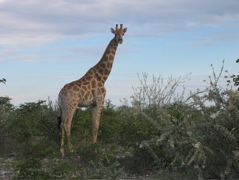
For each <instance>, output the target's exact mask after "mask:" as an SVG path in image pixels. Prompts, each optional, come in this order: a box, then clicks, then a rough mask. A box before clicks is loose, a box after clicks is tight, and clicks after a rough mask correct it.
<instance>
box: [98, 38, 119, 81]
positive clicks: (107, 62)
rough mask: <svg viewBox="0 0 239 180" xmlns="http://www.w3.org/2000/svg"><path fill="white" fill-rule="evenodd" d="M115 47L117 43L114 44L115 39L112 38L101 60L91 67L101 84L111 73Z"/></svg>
mask: <svg viewBox="0 0 239 180" xmlns="http://www.w3.org/2000/svg"><path fill="white" fill-rule="evenodd" d="M117 47H118V43H116V41H115V38H113V39H112V40H111V41H110V43H109V44H108V46H107V48H106V50H105V52H104V54H103V56H102V58H101V60H100V61H99V62H98V63H97V64H96V65H95V66H94V67H93V69H95V70H96V71H95V72H96V74H97V76H98V77H99V78H100V79H101V81H102V82H103V83H105V81H106V80H107V78H108V76H109V74H110V72H111V69H112V66H113V63H114V58H115V53H116V50H117Z"/></svg>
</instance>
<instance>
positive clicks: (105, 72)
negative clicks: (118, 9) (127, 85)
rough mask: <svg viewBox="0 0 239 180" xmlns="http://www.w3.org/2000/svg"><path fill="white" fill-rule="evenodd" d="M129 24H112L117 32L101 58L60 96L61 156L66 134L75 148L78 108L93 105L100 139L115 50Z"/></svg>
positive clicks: (66, 86)
mask: <svg viewBox="0 0 239 180" xmlns="http://www.w3.org/2000/svg"><path fill="white" fill-rule="evenodd" d="M126 30H127V28H124V29H123V25H122V24H121V25H120V28H118V24H116V28H115V29H113V28H111V32H112V33H113V34H114V35H115V36H114V38H113V39H112V40H111V41H110V42H109V44H108V46H107V48H106V50H105V52H104V54H103V56H102V58H101V60H100V61H99V62H98V63H97V64H96V65H95V66H93V67H92V68H90V69H89V70H88V71H87V72H86V74H85V75H84V76H83V77H82V78H80V79H78V80H76V81H73V82H70V83H68V84H66V85H65V86H64V87H63V88H62V89H61V91H60V92H59V96H58V104H59V107H60V112H61V115H60V117H58V120H59V123H60V124H59V125H60V127H61V131H62V132H61V133H62V134H61V147H60V153H61V157H62V158H64V156H65V155H64V139H65V134H66V138H67V142H68V146H69V150H70V152H73V149H72V143H71V140H70V135H71V123H72V117H73V115H74V112H75V110H76V108H77V107H78V106H79V107H87V106H92V136H93V138H92V143H95V142H96V141H97V134H98V129H99V123H100V115H101V111H102V109H103V106H104V98H105V94H106V89H105V87H104V84H105V81H106V80H107V78H108V76H109V74H110V72H111V69H112V66H113V62H114V57H115V53H116V50H117V47H118V44H122V43H123V35H124V33H125V32H126Z"/></svg>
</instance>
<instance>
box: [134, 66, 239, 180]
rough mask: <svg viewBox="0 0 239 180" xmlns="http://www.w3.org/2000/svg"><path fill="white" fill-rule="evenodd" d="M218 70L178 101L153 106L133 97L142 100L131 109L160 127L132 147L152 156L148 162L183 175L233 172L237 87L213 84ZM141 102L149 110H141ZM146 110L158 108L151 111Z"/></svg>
mask: <svg viewBox="0 0 239 180" xmlns="http://www.w3.org/2000/svg"><path fill="white" fill-rule="evenodd" d="M222 71H223V68H222V69H221V71H220V73H219V75H218V76H217V75H216V74H215V72H214V69H213V76H212V77H210V78H209V87H206V89H205V90H203V91H199V90H198V92H195V93H191V95H190V97H188V98H187V99H185V100H184V101H181V100H180V101H175V102H174V103H172V102H170V103H168V104H163V105H158V106H154V104H150V105H149V104H145V103H142V102H145V98H142V97H141V98H142V102H140V98H139V99H137V102H138V103H137V106H139V105H142V104H143V105H144V106H143V107H142V106H140V107H138V108H137V109H136V110H137V111H136V110H135V113H136V114H137V115H138V116H139V115H143V116H144V117H145V119H147V120H148V122H150V123H152V124H154V125H155V126H157V128H158V129H159V132H160V135H158V136H154V137H153V138H149V139H147V140H144V141H142V142H141V143H140V145H139V146H138V147H136V148H135V150H136V152H137V151H141V152H144V154H145V156H144V155H142V154H141V155H142V159H144V160H145V162H148V159H149V157H150V158H152V160H151V162H152V161H153V162H154V163H153V164H152V165H151V167H153V168H158V167H160V168H167V169H169V170H171V171H174V172H178V173H180V174H181V175H183V176H184V177H187V178H202V179H227V178H230V179H234V178H238V177H239V171H238V169H239V167H238V157H239V151H238V149H239V145H238V138H239V137H238V136H239V127H238V119H239V109H238V104H239V97H238V94H237V92H234V91H233V90H227V89H224V88H222V87H221V86H219V79H220V76H221V73H222ZM144 90H145V91H147V90H148V89H146V88H145V89H144ZM144 94H149V93H147V92H145V93H144ZM138 97H139V96H138ZM148 102H149V101H148ZM145 107H149V109H151V108H152V107H153V110H147V111H148V112H151V113H147V111H145V110H144V109H145ZM142 109H143V111H142ZM152 112H158V113H157V116H155V114H153V113H152ZM142 161H143V160H142ZM148 165H150V164H148Z"/></svg>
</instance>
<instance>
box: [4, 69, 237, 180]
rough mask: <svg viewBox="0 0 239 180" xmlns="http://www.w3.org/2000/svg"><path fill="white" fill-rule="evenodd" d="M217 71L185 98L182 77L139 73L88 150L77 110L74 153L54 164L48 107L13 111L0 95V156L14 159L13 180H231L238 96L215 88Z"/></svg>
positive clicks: (86, 124)
mask: <svg viewBox="0 0 239 180" xmlns="http://www.w3.org/2000/svg"><path fill="white" fill-rule="evenodd" d="M212 67H213V66H212ZM222 72H223V67H222V69H221V71H220V72H219V75H216V73H215V72H214V69H213V74H212V76H211V77H209V80H208V81H207V87H206V88H205V89H203V90H200V89H197V90H196V92H190V94H189V95H188V96H187V97H185V94H184V91H183V89H184V88H183V86H182V85H183V83H184V82H185V81H188V78H189V75H187V76H185V77H179V78H178V79H174V78H172V77H170V78H168V79H167V81H165V80H164V79H163V78H161V77H153V78H152V82H151V83H149V81H150V80H149V79H148V75H147V74H145V73H143V74H142V76H141V77H140V76H139V81H140V83H141V86H140V87H138V88H135V89H134V94H133V95H132V97H131V100H130V102H128V101H129V100H124V102H123V103H122V104H123V105H122V106H119V107H115V106H114V105H112V104H111V102H110V101H107V102H106V104H105V107H104V109H103V113H102V116H101V124H100V132H99V138H98V142H97V143H96V144H90V143H89V140H90V138H91V133H90V132H91V131H90V130H91V109H90V108H87V109H84V110H82V109H77V111H76V113H75V115H74V118H73V125H72V141H73V145H74V149H75V151H74V153H70V152H67V154H66V158H65V159H60V158H59V157H60V155H59V138H60V132H59V131H58V129H57V116H58V113H59V112H58V107H57V104H56V103H53V102H52V101H50V100H49V101H47V102H46V101H42V100H39V101H38V102H34V103H24V104H21V105H20V106H19V107H14V106H13V105H12V104H11V103H10V100H11V99H10V98H8V97H0V128H1V131H0V135H1V136H2V137H5V138H7V140H8V141H11V143H12V144H14V146H12V147H11V148H10V147H8V146H7V145H6V141H2V142H0V146H1V148H0V155H1V156H3V157H4V156H5V157H6V156H8V155H9V154H12V153H15V155H14V156H15V158H16V159H17V161H16V163H15V164H14V167H15V171H16V172H15V175H14V178H16V179H67V178H68V179H69V178H78V179H80V178H88V179H90V178H96V179H107V178H115V179H117V178H118V179H120V178H121V179H122V178H131V177H138V178H139V177H142V176H146V175H147V177H153V178H157V177H161V178H171V179H172V178H175V179H178V178H185V179H236V178H239V162H238V160H239V144H238V143H239V141H238V138H239V122H238V121H239V108H238V107H239V96H238V93H237V92H236V91H234V90H232V89H231V88H228V86H220V85H219V84H220V83H219V80H220V77H221V75H222ZM230 77H231V76H230ZM230 77H229V78H230ZM233 77H234V78H237V76H233ZM233 77H232V78H233ZM225 82H226V80H225ZM233 82H234V83H235V82H236V80H235V79H233ZM235 85H236V84H235ZM180 88H181V90H180V91H178V89H180ZM178 92H182V93H180V94H179V93H178Z"/></svg>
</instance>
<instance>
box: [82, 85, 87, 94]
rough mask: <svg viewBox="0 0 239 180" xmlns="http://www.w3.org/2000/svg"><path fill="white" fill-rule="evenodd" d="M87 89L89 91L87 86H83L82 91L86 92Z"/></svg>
mask: <svg viewBox="0 0 239 180" xmlns="http://www.w3.org/2000/svg"><path fill="white" fill-rule="evenodd" d="M85 91H87V87H86V86H82V89H81V92H83V93H84V92H85ZM83 93H82V94H83Z"/></svg>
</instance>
